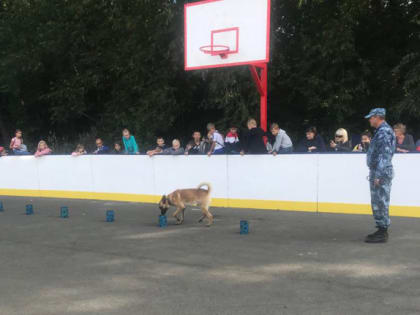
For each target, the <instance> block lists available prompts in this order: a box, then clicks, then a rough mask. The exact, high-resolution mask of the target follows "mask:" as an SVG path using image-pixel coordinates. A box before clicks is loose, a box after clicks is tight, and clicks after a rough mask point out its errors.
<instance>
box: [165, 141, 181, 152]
mask: <svg viewBox="0 0 420 315" xmlns="http://www.w3.org/2000/svg"><path fill="white" fill-rule="evenodd" d="M163 154H165V155H183V154H184V149H183V148H181V142H180V141H179V140H178V139H174V140H172V147H170V148H168V149H165V150H164V151H163Z"/></svg>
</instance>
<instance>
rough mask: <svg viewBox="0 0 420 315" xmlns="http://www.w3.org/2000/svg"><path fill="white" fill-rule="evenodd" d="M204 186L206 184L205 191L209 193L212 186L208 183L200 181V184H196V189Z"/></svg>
mask: <svg viewBox="0 0 420 315" xmlns="http://www.w3.org/2000/svg"><path fill="white" fill-rule="evenodd" d="M204 186H207V191H208V192H209V195H210V194H211V191H212V188H213V187H212V186H211V184H210V183H201V184H200V185H198V187H197V189H200V188H201V187H204Z"/></svg>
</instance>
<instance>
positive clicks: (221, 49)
mask: <svg viewBox="0 0 420 315" xmlns="http://www.w3.org/2000/svg"><path fill="white" fill-rule="evenodd" d="M200 50H201V51H202V52H203V53H205V54H209V55H211V56H220V58H222V59H226V58H227V57H228V55H229V52H230V48H229V46H225V45H207V46H202V47H200Z"/></svg>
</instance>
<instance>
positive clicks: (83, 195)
mask: <svg viewBox="0 0 420 315" xmlns="http://www.w3.org/2000/svg"><path fill="white" fill-rule="evenodd" d="M0 195H2V196H19V197H42V198H66V199H91V200H109V201H125V202H141V203H157V202H159V200H160V198H161V196H155V195H138V194H120V193H96V192H84V191H65V190H30V189H0ZM212 206H213V207H229V208H246V209H260V210H283V211H304V212H319V213H342V214H371V213H372V211H371V208H370V205H367V204H346V203H328V202H320V203H316V202H300V201H277V200H251V199H227V198H213V199H212ZM390 214H391V216H401V217H413V218H420V206H391V207H390Z"/></svg>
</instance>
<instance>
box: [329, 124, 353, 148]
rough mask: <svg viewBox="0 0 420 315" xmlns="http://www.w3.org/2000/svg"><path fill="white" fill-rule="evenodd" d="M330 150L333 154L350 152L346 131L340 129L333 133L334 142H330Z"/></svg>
mask: <svg viewBox="0 0 420 315" xmlns="http://www.w3.org/2000/svg"><path fill="white" fill-rule="evenodd" d="M330 148H331V150H332V151H334V152H350V151H351V144H350V141H349V136H348V133H347V130H346V129H344V128H340V129H338V130H337V131H336V132H335V137H334V140H331V141H330Z"/></svg>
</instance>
